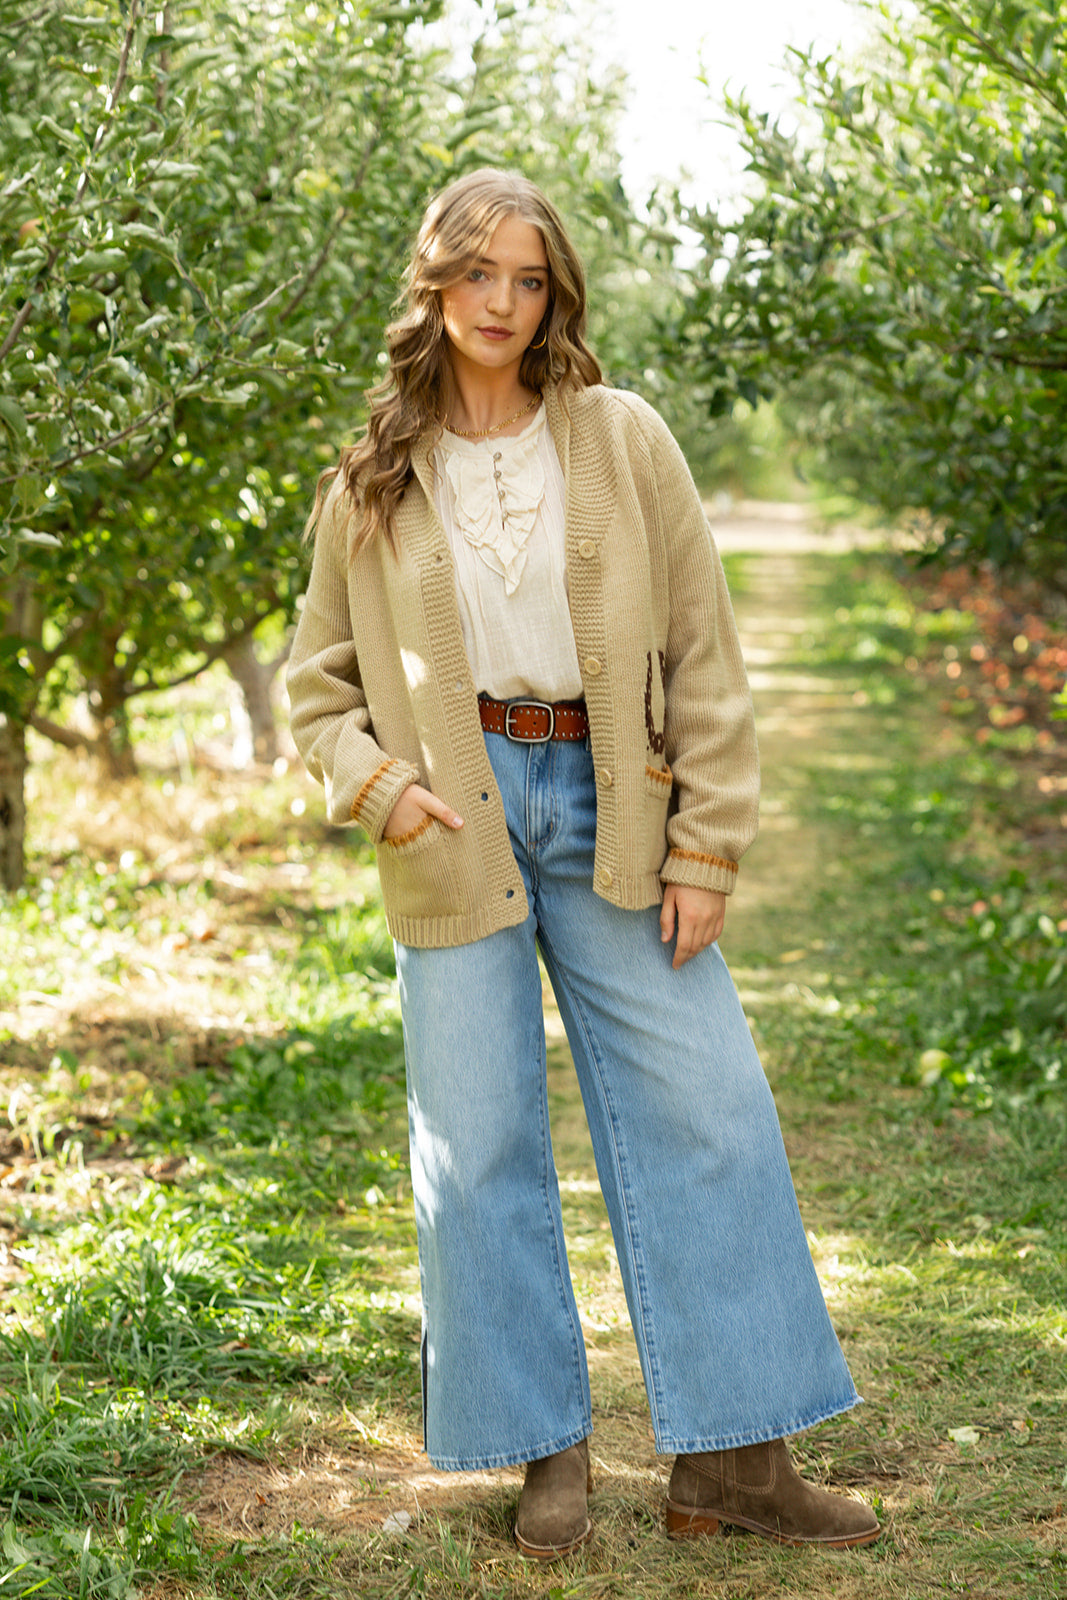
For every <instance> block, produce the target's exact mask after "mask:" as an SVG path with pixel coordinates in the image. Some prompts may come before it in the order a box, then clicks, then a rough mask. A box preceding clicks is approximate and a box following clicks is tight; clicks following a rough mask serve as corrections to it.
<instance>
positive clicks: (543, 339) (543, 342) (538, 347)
mask: <svg viewBox="0 0 1067 1600" xmlns="http://www.w3.org/2000/svg"><path fill="white" fill-rule="evenodd" d="M547 343H548V329H547V328H546V329H545V331H544V333H543V334H542V335H541V339H540V343H538V344H532V345H531V346H530V349H531V350H543V349H544V348H545V345H546V344H547Z"/></svg>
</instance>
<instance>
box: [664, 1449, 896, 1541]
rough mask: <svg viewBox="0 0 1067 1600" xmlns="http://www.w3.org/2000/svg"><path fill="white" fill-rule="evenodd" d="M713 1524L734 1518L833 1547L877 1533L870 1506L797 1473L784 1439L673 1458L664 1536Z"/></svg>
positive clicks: (770, 1534)
mask: <svg viewBox="0 0 1067 1600" xmlns="http://www.w3.org/2000/svg"><path fill="white" fill-rule="evenodd" d="M720 1522H732V1523H736V1524H737V1526H738V1527H740V1528H748V1529H750V1530H751V1532H752V1533H760V1534H762V1535H763V1537H764V1538H765V1539H773V1540H774V1541H775V1543H776V1544H822V1545H830V1546H832V1548H833V1549H835V1550H843V1549H846V1548H847V1547H848V1546H850V1545H857V1544H870V1543H871V1542H872V1540H874V1539H877V1537H878V1535H879V1534H880V1533H881V1531H882V1530H881V1528H880V1527H879V1526H878V1518H877V1517H876V1516H875V1514H874V1512H873V1511H872V1510H871V1508H870V1506H867V1505H864V1504H863V1502H862V1501H860V1500H850V1499H849V1498H848V1497H847V1496H845V1495H839V1494H830V1493H828V1491H827V1490H825V1489H816V1488H814V1487H813V1486H812V1485H811V1484H810V1483H805V1482H804V1480H803V1478H800V1477H798V1476H797V1473H796V1472H795V1470H794V1468H793V1463H792V1462H791V1461H790V1459H789V1451H788V1450H787V1449H786V1444H785V1440H784V1439H773V1440H772V1441H771V1442H770V1443H769V1444H750V1445H745V1446H744V1448H743V1449H740V1450H709V1451H703V1452H701V1453H700V1454H697V1455H691V1456H679V1457H678V1458H677V1460H676V1461H675V1463H674V1471H673V1472H672V1473H671V1481H670V1487H669V1488H668V1490H667V1532H668V1533H669V1534H670V1536H671V1538H672V1539H686V1538H689V1537H691V1536H692V1535H693V1534H698V1533H716V1532H717V1531H718V1527H719V1523H720Z"/></svg>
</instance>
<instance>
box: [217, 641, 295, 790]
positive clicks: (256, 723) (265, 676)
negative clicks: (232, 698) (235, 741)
mask: <svg viewBox="0 0 1067 1600" xmlns="http://www.w3.org/2000/svg"><path fill="white" fill-rule="evenodd" d="M223 659H224V661H225V662H226V665H227V667H228V668H229V670H230V674H231V676H232V677H233V679H234V681H235V682H236V683H237V685H238V687H239V688H240V690H241V694H242V695H243V697H244V703H245V709H246V710H247V712H248V719H249V721H250V722H251V724H252V752H253V754H254V756H255V759H256V760H257V761H263V762H270V761H276V760H277V759H278V756H279V754H280V751H279V749H278V730H277V728H276V727H275V724H274V705H273V702H272V700H271V693H270V691H271V684H272V683H273V682H274V678H275V675H276V674H277V671H278V668H279V667H280V666H281V664H282V662H283V661H284V660H285V654H282V655H280V656H276V657H275V658H274V660H273V661H261V660H260V659H259V657H258V656H257V655H256V648H255V644H254V642H253V640H252V638H251V636H250V635H249V634H241V636H240V637H239V638H238V639H235V640H234V642H233V644H232V645H231V646H230V647H229V648H228V649H227V651H226V654H225V656H224V657H223Z"/></svg>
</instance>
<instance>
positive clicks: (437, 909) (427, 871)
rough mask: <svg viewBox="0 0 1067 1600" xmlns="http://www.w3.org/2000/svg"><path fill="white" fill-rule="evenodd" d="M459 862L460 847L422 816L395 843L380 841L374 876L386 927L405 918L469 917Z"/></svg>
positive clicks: (434, 822) (448, 833)
mask: <svg viewBox="0 0 1067 1600" xmlns="http://www.w3.org/2000/svg"><path fill="white" fill-rule="evenodd" d="M462 857H463V846H462V842H461V841H460V840H459V839H457V838H456V836H455V834H454V833H453V831H452V829H451V828H446V827H445V826H444V824H443V823H441V822H438V820H437V818H436V817H429V816H428V817H426V818H425V820H424V821H423V822H420V823H419V825H418V827H417V828H412V829H411V831H410V833H405V834H401V835H400V836H399V838H397V839H383V840H382V842H381V844H380V845H379V846H378V877H379V880H380V882H381V886H382V901H383V903H384V905H385V912H386V917H387V919H388V920H389V923H390V926H393V925H394V924H396V923H397V922H399V921H401V920H403V919H404V918H411V917H416V918H433V917H454V916H457V915H463V914H465V913H467V912H468V911H469V910H470V900H471V896H470V891H469V888H468V887H466V886H465V877H466V875H465V873H464V862H463V859H462ZM468 871H469V867H468Z"/></svg>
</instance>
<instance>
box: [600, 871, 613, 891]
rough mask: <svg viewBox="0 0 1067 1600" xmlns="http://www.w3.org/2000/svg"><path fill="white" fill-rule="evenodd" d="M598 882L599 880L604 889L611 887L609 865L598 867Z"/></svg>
mask: <svg viewBox="0 0 1067 1600" xmlns="http://www.w3.org/2000/svg"><path fill="white" fill-rule="evenodd" d="M600 882H601V885H602V886H603V887H604V888H605V889H610V888H611V882H612V879H611V869H610V868H609V867H601V869H600Z"/></svg>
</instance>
